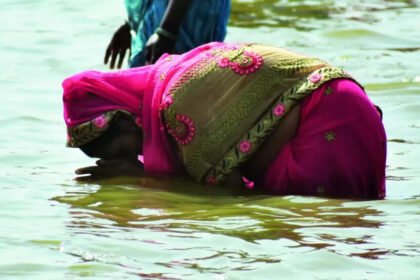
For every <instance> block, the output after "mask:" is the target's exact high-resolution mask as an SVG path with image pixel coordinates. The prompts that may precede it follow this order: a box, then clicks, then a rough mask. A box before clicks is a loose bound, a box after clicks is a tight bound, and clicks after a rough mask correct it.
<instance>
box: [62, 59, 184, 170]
mask: <svg viewBox="0 0 420 280" xmlns="http://www.w3.org/2000/svg"><path fill="white" fill-rule="evenodd" d="M152 72H153V67H152V66H146V67H141V68H134V69H130V70H122V71H117V72H110V73H103V72H98V71H85V72H82V73H79V74H76V75H74V76H71V77H69V78H67V79H66V80H64V82H63V84H62V86H63V89H64V93H63V104H64V121H65V123H66V125H67V146H68V147H80V146H82V145H84V144H86V143H88V142H90V141H92V140H94V139H96V138H97V137H99V136H100V135H101V134H102V133H103V132H104V131H106V130H107V129H108V127H109V123H110V121H111V120H112V118H113V117H115V116H116V115H117V114H127V115H130V116H132V117H133V119H134V120H135V122H136V124H137V125H138V126H139V127H141V128H142V130H143V133H144V138H145V140H144V143H139V145H143V161H144V165H145V169H146V170H148V171H149V173H150V174H156V175H159V174H173V173H175V172H176V170H177V167H176V165H175V160H174V159H173V156H172V151H171V150H170V149H169V147H168V143H167V141H166V136H165V133H164V132H163V131H161V129H160V125H159V123H160V122H159V101H160V98H159V97H158V96H157V95H154V92H153V89H148V81H149V80H148V78H149V76H150V74H151V73H152ZM156 147H158V148H156ZM154 167H156V168H154Z"/></svg>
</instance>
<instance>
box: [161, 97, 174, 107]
mask: <svg viewBox="0 0 420 280" xmlns="http://www.w3.org/2000/svg"><path fill="white" fill-rule="evenodd" d="M172 103H174V99H173V98H172V95H170V94H168V95H166V96H165V97H164V99H163V108H168V107H169V106H171V105H172Z"/></svg>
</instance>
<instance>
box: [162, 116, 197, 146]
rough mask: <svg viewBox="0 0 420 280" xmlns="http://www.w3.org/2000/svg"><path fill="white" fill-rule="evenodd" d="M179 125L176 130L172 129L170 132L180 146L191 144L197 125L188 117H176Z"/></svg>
mask: <svg viewBox="0 0 420 280" xmlns="http://www.w3.org/2000/svg"><path fill="white" fill-rule="evenodd" d="M175 118H176V120H177V124H176V126H175V129H172V128H170V129H169V130H168V132H169V133H170V134H171V135H172V136H173V137H174V138H175V140H176V141H177V142H178V143H179V144H180V145H187V144H189V143H191V141H192V140H193V139H194V136H195V124H194V122H193V120H192V119H191V118H190V117H187V116H186V115H176V117H175Z"/></svg>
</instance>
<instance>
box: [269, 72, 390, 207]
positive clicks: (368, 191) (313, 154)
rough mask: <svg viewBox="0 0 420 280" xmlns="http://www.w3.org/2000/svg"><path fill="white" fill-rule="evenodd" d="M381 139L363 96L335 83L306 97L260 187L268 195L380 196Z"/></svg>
mask: <svg viewBox="0 0 420 280" xmlns="http://www.w3.org/2000/svg"><path fill="white" fill-rule="evenodd" d="M385 159H386V135H385V130H384V127H383V125H382V121H381V118H380V115H379V114H378V112H377V110H376V108H375V107H374V105H373V104H372V102H371V101H370V100H369V98H368V97H367V95H366V93H365V92H364V91H363V90H362V89H361V88H360V86H359V85H357V84H356V83H355V82H353V81H351V80H345V79H337V80H333V81H330V82H327V83H326V84H324V85H322V86H321V87H319V88H318V89H316V90H315V91H314V92H313V93H312V95H310V96H309V97H307V98H306V99H305V100H304V101H303V103H302V105H301V112H300V123H299V128H298V131H297V133H296V136H295V137H294V138H293V139H292V140H291V141H290V142H289V143H288V144H286V146H285V147H284V148H283V149H282V150H281V151H280V152H279V154H278V155H277V157H276V159H275V160H274V162H273V163H272V164H271V167H270V168H269V170H267V172H266V174H265V175H264V178H263V179H262V181H263V182H262V185H263V187H264V189H265V190H267V191H268V192H270V193H273V194H280V195H288V194H296V195H322V196H333V197H358V198H369V199H378V198H384V197H385Z"/></svg>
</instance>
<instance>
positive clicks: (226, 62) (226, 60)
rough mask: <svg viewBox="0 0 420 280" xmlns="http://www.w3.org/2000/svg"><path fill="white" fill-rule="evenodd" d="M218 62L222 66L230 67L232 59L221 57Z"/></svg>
mask: <svg viewBox="0 0 420 280" xmlns="http://www.w3.org/2000/svg"><path fill="white" fill-rule="evenodd" d="M217 64H218V65H219V66H220V67H221V68H226V67H229V65H230V60H229V58H227V57H223V58H222V59H220V60H219V61H218V62H217Z"/></svg>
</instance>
